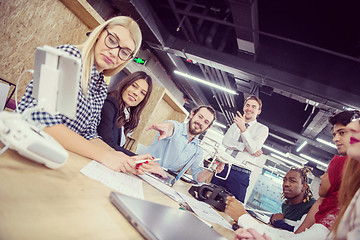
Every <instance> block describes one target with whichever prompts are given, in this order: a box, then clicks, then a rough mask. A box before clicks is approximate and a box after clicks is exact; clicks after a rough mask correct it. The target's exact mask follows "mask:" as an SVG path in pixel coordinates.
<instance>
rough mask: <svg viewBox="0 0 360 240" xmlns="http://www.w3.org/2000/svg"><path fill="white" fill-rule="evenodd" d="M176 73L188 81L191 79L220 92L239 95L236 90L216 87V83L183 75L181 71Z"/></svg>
mask: <svg viewBox="0 0 360 240" xmlns="http://www.w3.org/2000/svg"><path fill="white" fill-rule="evenodd" d="M174 73H175V74H177V75H180V76H183V77H186V78H188V79H191V80H194V81H197V82H200V83H203V84H206V85H208V86H210V87H214V88H217V89H220V90H222V91H225V92H228V93H231V94H237V92H235V91H234V90H230V89H227V88H226V87H222V86H219V85H216V84H214V83H211V82H208V81H205V80H203V79H200V78H197V77H194V76H191V75H189V74H187V73H182V72H179V71H177V70H175V71H174Z"/></svg>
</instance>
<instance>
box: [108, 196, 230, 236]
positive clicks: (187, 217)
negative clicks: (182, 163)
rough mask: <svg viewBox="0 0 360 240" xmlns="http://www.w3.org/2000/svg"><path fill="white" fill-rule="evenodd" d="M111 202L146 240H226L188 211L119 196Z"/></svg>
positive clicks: (111, 197) (114, 197)
mask: <svg viewBox="0 0 360 240" xmlns="http://www.w3.org/2000/svg"><path fill="white" fill-rule="evenodd" d="M110 201H111V202H112V203H113V204H114V205H115V207H116V208H117V209H118V210H119V211H120V212H121V213H122V214H123V215H124V217H125V218H126V219H127V220H128V221H129V222H130V223H131V224H132V225H133V226H134V227H135V228H136V229H137V231H139V232H140V234H141V235H143V237H144V238H145V239H171V240H180V239H181V240H183V239H209V240H210V239H226V238H225V237H223V236H221V235H220V234H219V233H217V232H216V231H215V230H213V229H212V228H210V227H209V226H207V225H206V224H205V223H203V222H202V221H201V220H200V219H198V218H197V217H196V216H194V215H193V214H192V213H190V212H187V211H184V210H180V209H176V208H171V207H167V206H164V205H160V204H157V203H152V202H148V201H145V200H142V199H137V198H133V197H129V196H126V195H123V194H120V193H115V192H112V193H111V195H110Z"/></svg>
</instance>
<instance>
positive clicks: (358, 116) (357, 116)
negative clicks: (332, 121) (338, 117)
mask: <svg viewBox="0 0 360 240" xmlns="http://www.w3.org/2000/svg"><path fill="white" fill-rule="evenodd" d="M359 120H360V114H359V112H358V111H357V112H355V113H354V115H353V116H352V117H351V119H350V121H351V122H355V121H359Z"/></svg>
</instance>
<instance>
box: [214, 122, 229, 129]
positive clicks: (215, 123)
mask: <svg viewBox="0 0 360 240" xmlns="http://www.w3.org/2000/svg"><path fill="white" fill-rule="evenodd" d="M213 125H216V126H219V127H222V128H226V126H225V125H223V124H221V123H218V122H216V121H215V122H214V123H213Z"/></svg>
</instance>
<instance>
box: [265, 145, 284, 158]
mask: <svg viewBox="0 0 360 240" xmlns="http://www.w3.org/2000/svg"><path fill="white" fill-rule="evenodd" d="M263 148H265V149H267V150H270V151H272V152H274V153H277V154H279V155H281V156H284V157H287V156H288V154H287V153H283V152H280V151H279V150H276V149H274V148H272V147H269V146H267V145H263Z"/></svg>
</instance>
